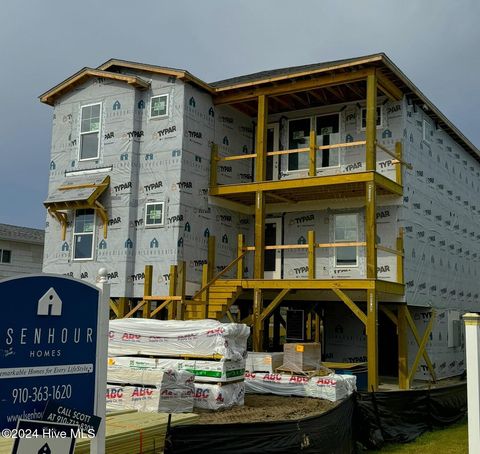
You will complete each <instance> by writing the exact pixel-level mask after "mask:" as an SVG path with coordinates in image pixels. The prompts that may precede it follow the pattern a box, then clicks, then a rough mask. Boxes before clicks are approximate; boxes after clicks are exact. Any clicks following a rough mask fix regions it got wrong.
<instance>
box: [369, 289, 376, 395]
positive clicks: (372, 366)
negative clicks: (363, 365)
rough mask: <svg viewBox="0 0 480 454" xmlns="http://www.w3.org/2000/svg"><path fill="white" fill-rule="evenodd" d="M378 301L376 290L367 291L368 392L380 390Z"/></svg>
mask: <svg viewBox="0 0 480 454" xmlns="http://www.w3.org/2000/svg"><path fill="white" fill-rule="evenodd" d="M377 324H378V301H377V295H376V290H375V289H372V290H367V366H368V391H377V389H378V327H377Z"/></svg>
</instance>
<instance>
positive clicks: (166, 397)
mask: <svg viewBox="0 0 480 454" xmlns="http://www.w3.org/2000/svg"><path fill="white" fill-rule="evenodd" d="M107 381H108V384H107V394H106V397H107V408H109V409H119V410H122V409H136V410H139V411H150V412H159V411H160V412H167V413H189V412H192V411H193V396H194V385H193V374H191V373H190V372H188V371H184V370H180V371H179V370H176V369H165V370H163V371H162V370H144V369H143V370H142V369H132V368H129V367H123V366H110V365H109V367H108V373H107ZM125 383H128V384H133V385H134V386H120V385H119V384H125Z"/></svg>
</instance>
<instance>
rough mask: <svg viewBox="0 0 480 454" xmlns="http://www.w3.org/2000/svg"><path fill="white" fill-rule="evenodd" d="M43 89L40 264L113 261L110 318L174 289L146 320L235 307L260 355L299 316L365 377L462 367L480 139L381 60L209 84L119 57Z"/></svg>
mask: <svg viewBox="0 0 480 454" xmlns="http://www.w3.org/2000/svg"><path fill="white" fill-rule="evenodd" d="M40 99H41V101H42V102H44V103H46V104H49V105H51V106H53V129H52V151H51V160H50V177H49V194H48V198H47V200H46V201H45V206H46V207H47V209H48V212H49V214H48V216H47V224H46V233H45V235H46V236H45V252H44V263H43V270H44V271H45V272H49V273H60V274H68V275H71V276H73V277H76V278H79V279H85V280H87V281H90V282H93V281H94V280H95V276H96V274H97V271H98V269H99V268H100V267H102V266H103V267H106V268H107V270H108V278H109V282H110V283H111V289H112V299H113V301H112V305H113V306H112V308H113V309H114V311H115V314H116V315H117V316H123V315H125V314H126V313H127V312H129V310H130V309H131V308H132V307H133V308H134V307H135V306H136V304H137V303H138V302H141V301H147V300H146V299H145V296H149V295H164V297H163V299H162V298H161V297H160V296H158V297H157V299H155V298H153V297H151V298H150V299H149V300H148V303H146V304H143V307H141V311H143V312H142V313H143V316H159V315H162V316H164V315H163V314H166V315H165V316H169V317H182V318H183V317H187V318H203V317H206V316H208V317H215V318H220V317H223V316H228V317H229V318H230V319H232V318H233V317H232V315H233V316H235V317H237V318H238V319H239V320H244V321H245V322H247V323H249V324H251V325H252V327H253V342H254V343H253V346H254V348H255V349H256V350H262V349H264V348H270V347H272V346H273V347H278V346H279V343H280V340H279V332H280V326H281V325H285V324H286V321H285V320H284V317H283V315H284V312H282V308H285V307H287V308H290V309H296V310H302V311H303V313H302V314H301V320H302V321H301V323H300V324H299V325H298V327H299V329H300V331H301V332H300V333H297V336H298V337H292V339H293V338H297V339H302V340H322V344H323V350H324V359H325V360H329V361H337V362H364V361H365V362H367V363H368V379H369V389H371V387H372V386H373V387H374V389H376V388H377V386H378V383H379V378H378V377H379V374H380V375H398V377H399V383H400V386H401V387H402V388H408V387H409V386H410V383H411V381H412V380H413V378H415V377H416V378H423V379H429V378H430V377H433V378H435V379H438V378H445V377H450V376H455V375H458V374H460V373H462V372H463V371H464V368H465V364H464V337H463V333H462V328H461V326H460V325H461V324H460V317H461V315H462V314H463V313H464V312H469V311H475V310H478V309H477V308H478V305H479V303H480V296H479V293H480V288H479V285H478V278H479V277H480V246H479V244H480V243H479V240H480V202H479V200H480V152H479V150H478V149H477V148H476V147H475V146H474V145H473V144H472V143H470V142H469V141H468V139H467V138H466V137H464V136H463V135H462V133H461V132H460V131H459V130H458V129H457V128H456V127H455V126H454V125H453V124H452V123H451V122H450V121H449V120H448V119H447V118H446V117H445V116H444V115H443V114H442V113H441V112H440V111H439V110H438V109H437V108H436V107H435V106H434V105H433V104H432V103H431V102H430V101H429V100H428V99H427V98H426V97H425V96H424V95H423V94H422V93H421V92H420V91H419V90H418V88H417V87H415V86H414V85H413V84H412V82H410V81H409V79H408V78H407V77H406V76H405V75H404V74H403V73H402V72H401V71H400V70H399V69H398V68H397V67H396V66H395V65H394V64H393V63H392V62H391V61H390V60H389V59H388V57H386V56H385V55H384V54H376V55H370V56H366V57H359V58H353V59H348V60H341V61H335V62H328V63H321V64H314V65H307V66H302V67H294V68H284V69H279V70H273V71H266V72H262V73H257V74H251V75H247V76H241V77H238V78H233V79H229V80H224V81H220V82H216V83H206V82H203V81H201V80H200V79H198V78H196V77H194V76H193V75H191V74H190V73H188V72H186V71H183V70H176V69H171V68H164V67H159V66H153V65H146V64H139V63H133V62H128V61H122V60H110V61H108V62H106V63H104V64H103V65H101V66H100V67H98V68H96V69H92V68H84V69H82V70H81V71H79V72H78V73H76V74H75V75H73V76H72V77H70V78H69V79H67V80H65V81H64V82H62V83H60V84H59V85H57V86H55V87H54V88H52V89H51V90H49V91H48V92H46V93H45V94H43V95H42V96H41V97H40ZM150 265H151V266H153V274H152V269H151V268H150V267H149V266H150ZM172 266H173V267H172ZM146 267H147V268H146ZM148 268H150V270H149V271H148ZM218 273H221V275H220V276H218ZM173 281H175V282H173ZM179 282H180V284H179ZM199 290H200V291H199ZM192 295H193V300H192ZM167 296H170V297H172V296H173V297H174V298H173V299H171V300H168V299H167ZM162 300H163V303H162V304H164V305H163V306H162V307H161V308H160V307H159V304H160V302H161V301H162ZM147 306H148V307H147ZM167 306H168V307H167ZM155 308H158V309H159V310H158V311H157V312H155ZM163 308H166V309H165V311H167V309H168V312H165V311H163ZM233 308H235V309H236V310H235V311H234V310H233ZM152 311H153V312H152ZM130 312H131V311H130ZM133 312H135V311H133ZM152 313H153V314H154V315H151V314H152ZM130 315H132V314H129V316H130ZM270 325H271V326H273V332H270V329H269V326H270ZM287 337H288V336H287Z"/></svg>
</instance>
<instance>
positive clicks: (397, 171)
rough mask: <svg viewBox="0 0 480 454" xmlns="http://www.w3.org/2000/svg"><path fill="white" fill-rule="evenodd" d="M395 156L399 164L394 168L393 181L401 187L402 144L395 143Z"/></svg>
mask: <svg viewBox="0 0 480 454" xmlns="http://www.w3.org/2000/svg"><path fill="white" fill-rule="evenodd" d="M395 155H396V156H397V159H398V161H399V162H397V164H396V167H395V177H396V178H395V179H396V181H397V183H398V184H399V185H403V173H402V155H403V152H402V142H395Z"/></svg>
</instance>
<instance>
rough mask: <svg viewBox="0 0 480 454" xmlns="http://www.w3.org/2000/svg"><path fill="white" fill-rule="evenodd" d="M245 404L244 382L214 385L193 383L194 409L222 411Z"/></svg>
mask: <svg viewBox="0 0 480 454" xmlns="http://www.w3.org/2000/svg"><path fill="white" fill-rule="evenodd" d="M244 402H245V382H243V381H242V382H237V383H229V384H226V385H214V384H211V383H195V399H194V407H195V408H203V409H206V410H224V409H227V408H231V407H233V406H235V405H243V404H244Z"/></svg>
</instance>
